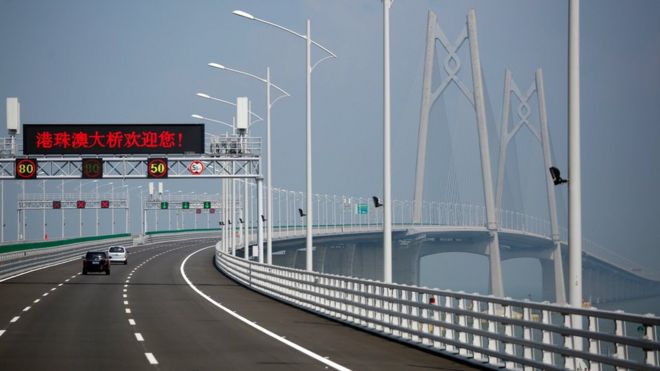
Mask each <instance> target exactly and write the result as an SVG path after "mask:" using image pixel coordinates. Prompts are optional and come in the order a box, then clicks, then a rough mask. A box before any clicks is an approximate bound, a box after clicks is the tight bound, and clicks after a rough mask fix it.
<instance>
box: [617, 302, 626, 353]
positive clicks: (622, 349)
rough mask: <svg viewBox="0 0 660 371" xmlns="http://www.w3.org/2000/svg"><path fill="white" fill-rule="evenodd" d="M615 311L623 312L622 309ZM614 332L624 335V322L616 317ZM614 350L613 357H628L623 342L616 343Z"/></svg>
mask: <svg viewBox="0 0 660 371" xmlns="http://www.w3.org/2000/svg"><path fill="white" fill-rule="evenodd" d="M617 313H623V311H620V310H618V311H617ZM614 334H615V335H616V336H620V337H624V336H626V324H625V322H623V321H622V320H618V319H617V320H615V321H614ZM615 350H616V351H615V357H617V358H619V359H628V347H627V346H626V345H625V344H622V343H616V344H615Z"/></svg>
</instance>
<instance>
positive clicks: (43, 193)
mask: <svg viewBox="0 0 660 371" xmlns="http://www.w3.org/2000/svg"><path fill="white" fill-rule="evenodd" d="M41 187H42V188H41V190H42V193H41V194H42V199H43V202H44V208H43V210H42V212H41V213H42V223H41V225H42V227H43V230H42V232H43V233H42V234H41V236H42V237H43V239H44V240H47V239H48V235H47V234H46V207H45V203H46V179H44V180H43V181H42V183H41Z"/></svg>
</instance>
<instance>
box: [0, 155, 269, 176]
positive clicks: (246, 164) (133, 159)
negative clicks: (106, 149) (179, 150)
mask: <svg viewBox="0 0 660 371" xmlns="http://www.w3.org/2000/svg"><path fill="white" fill-rule="evenodd" d="M26 157H27V156H25V157H23V156H21V157H18V156H17V157H13V158H0V179H14V178H15V177H16V168H15V167H16V165H15V163H16V159H17V158H26ZM157 157H159V156H158V155H152V156H149V157H146V156H126V157H116V156H115V157H100V158H101V159H102V160H103V178H106V179H140V178H146V177H147V161H148V160H149V158H157ZM162 157H166V156H162ZM30 158H33V159H36V160H37V164H38V175H37V179H80V178H81V177H82V160H83V158H88V157H82V156H80V157H53V156H41V157H30ZM195 161H201V162H202V163H203V164H204V166H205V170H204V172H203V173H202V174H199V175H195V174H193V173H191V171H190V170H189V168H190V165H191V163H193V162H195ZM259 161H260V159H259V156H249V157H230V156H222V157H218V156H209V155H196V156H179V157H167V162H168V168H169V169H168V175H167V177H168V178H252V179H257V178H261V177H262V175H261V169H260V165H259Z"/></svg>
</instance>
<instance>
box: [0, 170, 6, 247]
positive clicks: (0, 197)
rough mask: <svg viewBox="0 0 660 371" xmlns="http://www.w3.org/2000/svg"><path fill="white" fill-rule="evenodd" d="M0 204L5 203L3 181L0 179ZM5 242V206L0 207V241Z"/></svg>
mask: <svg viewBox="0 0 660 371" xmlns="http://www.w3.org/2000/svg"><path fill="white" fill-rule="evenodd" d="M0 204H2V205H4V204H5V181H4V180H0ZM3 242H5V208H4V207H0V243H3Z"/></svg>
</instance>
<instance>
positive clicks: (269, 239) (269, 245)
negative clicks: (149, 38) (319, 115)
mask: <svg viewBox="0 0 660 371" xmlns="http://www.w3.org/2000/svg"><path fill="white" fill-rule="evenodd" d="M209 67H213V68H217V69H221V70H225V71H230V72H235V73H238V74H241V75H245V76H248V77H251V78H253V79H255V80H259V81H261V82H263V83H265V84H266V151H267V152H266V173H267V175H268V178H267V180H266V189H267V190H268V192H267V193H266V198H267V200H266V205H267V206H266V207H267V210H266V213H267V217H266V218H267V219H266V263H267V264H272V263H273V184H272V181H273V176H272V172H271V150H270V147H271V146H270V109H271V107H273V105H274V104H275V102H277V101H278V100H280V99H281V98H285V97H290V96H291V95H290V94H289V93H287V92H286V91H285V90H283V89H282V88H280V87H279V86H277V85H275V84H273V83H272V82H271V81H270V67H266V78H262V77H259V76H256V75H253V74H251V73H248V72H244V71H240V70H237V69H234V68H230V67H226V66H224V65H221V64H218V63H209ZM271 86H272V87H274V88H275V89H277V90H279V91H280V92H281V93H282V94H280V95H279V96H278V97H276V98H275V100H273V101H271V94H270V87H271ZM197 95H198V96H202V95H200V94H197ZM202 97H203V96H202ZM205 98H206V97H205ZM208 98H209V99H213V98H211V97H208Z"/></svg>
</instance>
